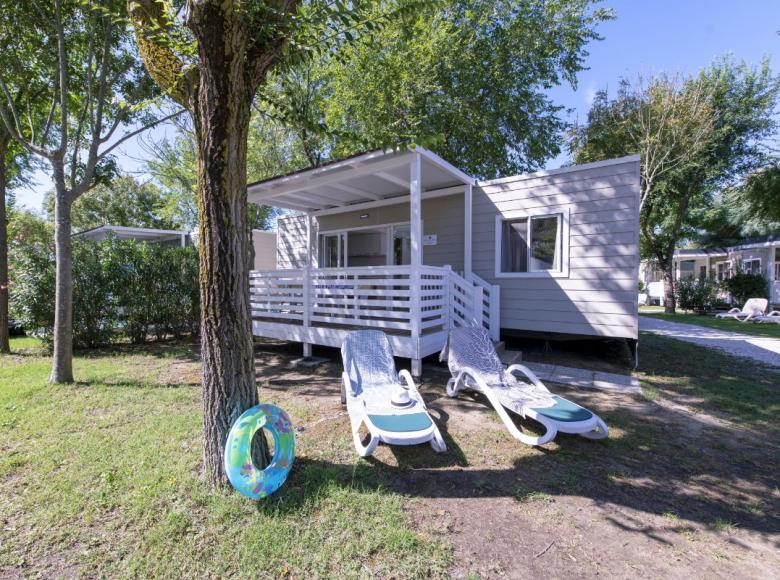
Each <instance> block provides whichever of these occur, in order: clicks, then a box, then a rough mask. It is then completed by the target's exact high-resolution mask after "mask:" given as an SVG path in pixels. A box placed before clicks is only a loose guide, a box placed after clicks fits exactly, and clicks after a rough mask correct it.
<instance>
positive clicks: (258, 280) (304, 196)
mask: <svg viewBox="0 0 780 580" xmlns="http://www.w3.org/2000/svg"><path fill="white" fill-rule="evenodd" d="M248 196H249V201H250V202H253V203H261V204H265V205H271V206H276V207H279V208H285V209H288V210H294V211H295V212H296V213H295V214H292V215H288V216H286V217H282V218H280V219H279V220H278V228H277V269H276V270H269V271H255V272H253V273H252V275H251V300H252V312H253V317H254V321H253V330H254V334H255V335H256V336H264V337H274V338H281V339H286V340H293V341H298V342H301V343H303V344H304V352H306V353H308V352H310V347H311V345H312V344H323V345H328V346H339V345H340V344H341V341H342V340H343V337H344V335H345V333H346V332H347V331H349V330H351V329H354V328H364V327H370V328H381V329H383V330H385V331H387V332H388V334H389V335H390V337H391V342H392V343H393V348H394V350H395V352H396V354H397V355H398V356H402V357H407V358H410V359H412V363H413V364H412V367H413V371H414V372H415V374H419V368H420V360H421V359H422V358H423V357H425V356H427V355H430V354H433V353H435V352H438V351H439V350H440V349H441V348H442V346H443V344H444V341H445V339H446V336H447V331H448V329H449V328H452V327H453V326H458V325H463V324H481V325H483V326H485V327H486V328H488V329H489V330H490V332H491V335H492V336H493V338H494V340H498V339H499V336H500V335H501V333H502V332H504V333H509V332H530V333H544V334H547V335H551V334H552V335H562V336H575V337H583V336H589V337H602V338H621V339H627V340H629V341H631V343H632V344H635V342H636V340H637V336H638V318H637V305H636V280H637V276H638V267H639V223H638V222H639V220H638V212H639V205H638V203H639V157H638V156H631V157H624V158H620V159H614V160H609V161H604V162H599V163H592V164H588V165H581V166H575V167H567V168H562V169H558V170H553V171H540V172H536V173H532V174H527V175H517V176H513V177H507V178H501V179H494V180H488V181H477V180H475V179H473V178H472V177H470V176H469V175H467V174H466V173H464V172H463V171H461V170H459V169H458V168H456V167H454V166H453V165H451V164H450V163H448V162H446V161H445V160H443V159H441V158H440V157H438V156H437V155H435V154H433V153H431V152H430V151H427V150H425V149H423V148H419V147H418V148H414V149H411V150H405V151H374V152H370V153H365V154H362V155H357V156H354V157H351V158H349V159H345V160H341V161H337V162H334V163H331V164H328V165H325V166H322V167H318V168H315V169H310V170H306V171H301V172H297V173H293V174H290V175H286V176H281V177H277V178H273V179H269V180H266V181H262V182H259V183H254V184H251V185H250V186H249V188H248Z"/></svg>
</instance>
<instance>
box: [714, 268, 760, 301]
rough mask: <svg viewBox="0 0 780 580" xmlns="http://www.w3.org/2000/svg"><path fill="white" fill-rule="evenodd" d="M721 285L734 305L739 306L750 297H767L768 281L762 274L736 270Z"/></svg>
mask: <svg viewBox="0 0 780 580" xmlns="http://www.w3.org/2000/svg"><path fill="white" fill-rule="evenodd" d="M721 285H722V287H723V288H724V289H725V290H727V291H728V292H730V293H731V297H732V299H733V302H734V305H735V306H739V307H741V306H742V305H743V304H744V303H745V302H747V301H748V300H749V299H750V298H769V281H768V280H767V279H766V278H765V277H764V276H763V275H762V274H748V273H746V272H737V273H736V274H734V275H733V276H732V277H731V278H729V279H728V280H724V281H723V282H722V284H721Z"/></svg>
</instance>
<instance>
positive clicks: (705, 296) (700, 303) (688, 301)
mask: <svg viewBox="0 0 780 580" xmlns="http://www.w3.org/2000/svg"><path fill="white" fill-rule="evenodd" d="M716 290H717V286H716V285H715V282H714V281H712V280H710V279H708V278H706V277H703V276H702V277H701V278H685V279H683V280H680V281H678V282H677V284H676V286H675V295H676V296H675V298H676V300H677V305H678V306H679V307H680V308H682V309H684V310H693V311H695V312H698V313H700V314H704V313H705V312H707V311H708V310H710V309H711V308H712V305H713V302H714V301H715V292H716Z"/></svg>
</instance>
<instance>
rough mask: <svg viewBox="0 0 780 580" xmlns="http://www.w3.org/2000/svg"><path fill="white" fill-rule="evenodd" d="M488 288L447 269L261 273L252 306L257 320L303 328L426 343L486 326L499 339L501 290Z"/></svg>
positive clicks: (253, 281)
mask: <svg viewBox="0 0 780 580" xmlns="http://www.w3.org/2000/svg"><path fill="white" fill-rule="evenodd" d="M481 282H482V283H480V281H478V280H472V281H469V280H466V279H465V278H463V277H462V276H460V275H458V274H457V273H455V272H453V271H452V269H451V268H450V267H448V266H447V267H444V268H438V267H433V266H421V267H420V268H419V269H417V270H416V271H415V270H414V269H413V268H412V267H411V266H381V267H364V268H316V269H311V270H309V269H305V268H304V269H297V270H271V271H262V272H260V271H254V272H252V273H251V274H250V300H251V305H252V315H253V316H254V317H256V318H269V319H278V320H279V322H286V323H292V324H303V325H304V326H316V325H322V324H339V325H350V326H365V327H370V328H381V329H393V330H401V331H409V332H410V333H411V335H412V336H419V335H420V334H422V333H424V332H425V331H426V330H428V329H431V328H437V327H438V328H441V329H442V330H446V329H449V328H452V327H453V326H462V325H472V324H483V325H485V326H486V328H489V329H490V330H491V334H493V332H494V329H495V335H496V338H497V336H498V324H499V321H498V318H497V312H498V310H497V308H498V304H497V303H496V305H495V313H496V316H495V317H494V316H493V310H494V307H493V304H492V301H493V300H497V298H498V296H497V289H496V287H494V286H490V285H489V284H487V283H485V282H484V281H481ZM493 324H495V326H492V325H493Z"/></svg>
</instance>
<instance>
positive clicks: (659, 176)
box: [571, 58, 780, 309]
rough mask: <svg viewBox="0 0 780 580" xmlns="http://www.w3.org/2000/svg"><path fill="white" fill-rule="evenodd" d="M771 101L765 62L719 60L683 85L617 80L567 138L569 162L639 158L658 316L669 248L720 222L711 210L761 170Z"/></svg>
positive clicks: (779, 82)
mask: <svg viewBox="0 0 780 580" xmlns="http://www.w3.org/2000/svg"><path fill="white" fill-rule="evenodd" d="M779 95H780V77H778V76H776V75H774V74H773V73H772V71H771V69H770V67H769V63H768V62H767V61H765V62H763V63H762V64H761V65H760V66H757V67H751V66H749V65H747V64H745V63H737V62H735V61H733V60H732V59H730V58H723V59H719V60H717V61H715V62H714V63H713V64H712V65H710V66H709V67H707V68H705V69H704V70H702V71H701V73H700V74H698V75H696V76H692V77H688V78H684V79H680V78H670V77H664V76H660V77H655V78H653V79H650V80H649V81H648V82H642V81H640V82H638V83H636V84H632V83H630V82H627V81H625V82H623V83H622V84H621V86H620V90H619V91H618V94H617V96H616V97H615V98H614V99H610V98H609V96H608V95H607V93H606V91H603V92H601V93H599V95H597V98H596V99H595V101H594V103H593V106H592V108H591V111H590V113H589V115H588V122H587V124H586V125H585V126H583V127H579V128H577V129H576V130H575V132H574V135H573V137H574V138H573V140H572V144H571V147H572V152H573V154H574V159H575V161H576V162H587V161H595V160H598V159H605V158H609V157H615V156H618V155H626V154H631V153H640V154H641V155H642V163H641V167H642V169H641V173H642V184H641V188H642V194H641V195H642V199H641V213H640V225H641V232H642V237H641V241H642V245H641V246H642V253H643V256H644V257H646V258H649V259H651V260H653V261H655V262H656V263H657V264H658V265H660V266H661V267H662V268H663V269H664V271H665V272H666V274H665V281H666V282H667V284H666V286H667V292H666V294H667V301H666V302H667V308H670V309H673V307H674V299H673V294H672V292H671V284H672V259H673V253H674V250H675V247H676V246H677V243H678V242H679V241H680V240H682V239H695V238H697V237H700V236H701V233H702V230H703V227H704V226H705V225H706V220H707V218H708V217H710V218H712V217H713V216H716V215H720V216H721V217H720V218H719V219H721V220H722V217H723V212H718V211H713V208H714V207H716V206H717V204H718V203H719V202H721V201H722V200H723V199H724V195H723V192H726V191H729V190H734V191H740V192H741V191H743V190H744V189H745V188H744V187H743V186H744V183H745V180H746V179H747V183H750V182H751V178H749V176H751V175H752V174H754V172H756V171H757V170H759V169H760V168H761V167H763V166H764V165H765V164H766V163H767V161H768V155H767V151H766V148H765V142H766V140H767V139H768V138H770V137H771V136H773V135H775V134H776V133H777V129H778V121H777V117H776V109H777V104H778V98H779ZM756 175H758V174H756ZM732 195H733V193H732Z"/></svg>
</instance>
